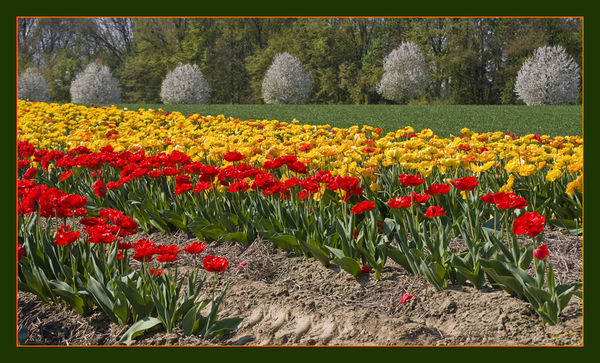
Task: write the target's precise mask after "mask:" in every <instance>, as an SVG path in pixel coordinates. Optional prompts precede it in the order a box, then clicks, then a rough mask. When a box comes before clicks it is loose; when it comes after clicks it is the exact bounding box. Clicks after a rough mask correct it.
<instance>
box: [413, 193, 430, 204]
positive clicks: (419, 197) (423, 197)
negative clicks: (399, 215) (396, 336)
mask: <svg viewBox="0 0 600 363" xmlns="http://www.w3.org/2000/svg"><path fill="white" fill-rule="evenodd" d="M411 198H412V201H413V202H414V203H420V204H423V203H427V202H428V201H429V199H430V198H431V197H430V196H429V195H427V194H419V193H415V192H413V193H412V195H411Z"/></svg>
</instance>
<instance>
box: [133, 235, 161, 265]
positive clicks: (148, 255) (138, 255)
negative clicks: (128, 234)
mask: <svg viewBox="0 0 600 363" xmlns="http://www.w3.org/2000/svg"><path fill="white" fill-rule="evenodd" d="M133 250H134V253H133V257H132V258H133V259H134V260H136V261H140V262H150V261H152V258H153V257H154V255H155V254H156V251H155V250H154V242H152V241H150V240H149V239H146V238H144V239H141V240H139V241H137V242H135V243H134V244H133Z"/></svg>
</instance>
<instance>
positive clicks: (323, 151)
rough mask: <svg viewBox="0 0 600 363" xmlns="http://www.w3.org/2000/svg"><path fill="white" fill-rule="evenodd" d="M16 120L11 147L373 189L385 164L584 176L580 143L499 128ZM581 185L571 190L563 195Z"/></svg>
mask: <svg viewBox="0 0 600 363" xmlns="http://www.w3.org/2000/svg"><path fill="white" fill-rule="evenodd" d="M17 119H18V123H17V138H18V141H28V142H31V143H33V144H34V145H35V146H36V147H38V148H49V149H61V148H62V149H70V148H74V147H77V146H86V147H88V148H90V149H91V150H92V151H98V150H99V149H100V148H101V147H103V146H106V145H108V144H110V145H112V146H113V147H114V148H115V151H123V150H129V151H132V152H134V151H137V150H139V149H141V148H144V149H145V150H146V151H147V153H148V154H154V153H158V152H166V153H170V152H171V151H173V150H179V151H181V152H184V153H187V154H188V155H190V157H191V158H192V160H193V161H202V162H207V163H213V164H217V163H225V164H226V163H227V162H225V161H224V160H222V156H221V155H222V154H223V153H224V152H228V151H237V152H240V153H242V154H244V155H246V158H245V159H244V162H247V163H255V164H258V163H263V162H264V161H266V160H268V159H272V158H276V157H278V156H282V155H296V156H298V159H299V160H300V161H302V162H304V163H307V164H310V166H311V167H312V168H321V169H327V170H331V171H332V173H333V174H334V175H353V176H359V175H361V174H362V175H366V174H370V175H371V176H373V177H372V178H371V181H372V182H375V181H376V179H377V178H376V173H374V172H373V171H374V170H377V169H378V168H379V167H382V166H383V167H387V166H392V165H401V166H402V167H404V168H406V169H408V170H413V171H414V172H419V173H420V174H421V175H423V176H428V175H430V174H431V173H432V172H433V171H434V170H438V171H439V172H440V173H441V174H445V173H446V172H447V171H448V170H454V169H458V168H462V169H466V170H470V171H472V172H473V173H476V174H478V173H485V172H496V173H498V174H500V173H501V171H502V169H504V170H505V171H506V172H508V173H509V175H510V176H513V175H520V176H529V175H532V174H534V173H543V175H545V178H546V180H547V181H548V182H553V181H555V180H557V179H558V178H560V177H561V176H562V175H563V174H564V173H574V174H573V177H572V179H573V180H574V179H576V178H577V177H579V178H580V179H581V178H582V175H583V170H582V169H583V139H582V138H581V137H580V136H565V137H554V138H550V137H549V136H547V135H543V136H538V135H526V136H524V137H521V138H518V139H517V138H513V137H512V136H511V135H506V134H504V133H503V132H500V131H498V132H488V133H481V134H480V133H476V132H473V131H471V130H469V129H467V128H465V129H463V130H461V133H462V135H461V136H453V135H451V136H450V137H449V138H440V137H438V136H437V135H435V134H434V133H433V131H432V130H429V129H424V130H421V131H420V132H416V131H415V130H413V128H412V127H405V128H403V129H399V130H397V131H394V132H389V133H387V134H383V133H382V132H381V130H380V129H375V128H373V127H371V126H363V127H362V128H361V127H358V126H352V127H350V128H346V129H345V128H337V127H331V126H330V125H318V126H317V125H303V124H300V123H299V122H298V121H297V120H294V121H292V122H290V123H288V122H279V121H277V120H240V119H234V118H231V117H229V118H227V117H225V116H223V115H218V116H201V115H199V114H193V115H183V114H181V113H179V112H173V113H166V112H164V111H163V110H161V109H158V110H153V109H147V110H146V109H139V110H123V109H118V108H116V107H114V106H113V107H106V108H96V107H85V106H78V105H74V104H63V105H59V104H54V103H53V104H47V103H32V102H25V101H21V100H19V101H18V104H17ZM513 178H514V176H513ZM580 179H577V180H580ZM573 183H575V181H574V182H573ZM580 184H581V183H579V184H577V183H575V184H573V186H572V187H571V190H573V189H576V188H577V186H578V185H580ZM509 185H511V180H508V182H507V184H506V188H505V189H510V188H511V186H509ZM373 188H376V187H373Z"/></svg>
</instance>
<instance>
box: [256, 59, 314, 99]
mask: <svg viewBox="0 0 600 363" xmlns="http://www.w3.org/2000/svg"><path fill="white" fill-rule="evenodd" d="M309 92H310V73H309V72H308V71H305V70H304V68H303V67H302V64H301V63H300V61H299V60H298V58H296V57H294V56H292V55H290V54H288V53H279V54H277V55H276V56H275V60H273V64H271V67H270V68H269V69H268V70H267V74H266V75H265V79H264V80H263V83H262V95H263V100H264V101H265V103H273V104H280V103H284V104H285V103H287V104H290V103H291V104H303V103H306V101H307V100H308V93H309Z"/></svg>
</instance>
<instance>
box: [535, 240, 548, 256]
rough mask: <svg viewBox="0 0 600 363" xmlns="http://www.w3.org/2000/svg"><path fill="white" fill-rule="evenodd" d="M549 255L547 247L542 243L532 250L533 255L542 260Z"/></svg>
mask: <svg viewBox="0 0 600 363" xmlns="http://www.w3.org/2000/svg"><path fill="white" fill-rule="evenodd" d="M549 255H550V254H549V253H548V247H547V246H546V245H545V244H543V243H542V244H541V245H540V247H538V248H536V249H535V250H533V257H535V258H537V259H538V260H543V259H545V258H546V257H548V256H549Z"/></svg>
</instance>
